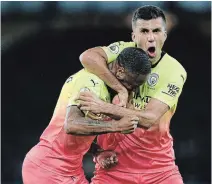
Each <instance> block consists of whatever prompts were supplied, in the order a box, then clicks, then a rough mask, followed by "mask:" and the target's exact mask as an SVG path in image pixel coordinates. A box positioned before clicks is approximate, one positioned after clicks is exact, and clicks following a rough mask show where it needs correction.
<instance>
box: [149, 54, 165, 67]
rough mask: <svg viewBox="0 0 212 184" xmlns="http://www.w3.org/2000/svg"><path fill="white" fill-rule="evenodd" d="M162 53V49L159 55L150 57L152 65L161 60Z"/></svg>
mask: <svg viewBox="0 0 212 184" xmlns="http://www.w3.org/2000/svg"><path fill="white" fill-rule="evenodd" d="M161 54H162V51H161V52H160V54H158V56H157V57H156V58H153V59H150V61H151V63H152V65H154V64H155V63H157V62H158V61H159V60H160V58H161Z"/></svg>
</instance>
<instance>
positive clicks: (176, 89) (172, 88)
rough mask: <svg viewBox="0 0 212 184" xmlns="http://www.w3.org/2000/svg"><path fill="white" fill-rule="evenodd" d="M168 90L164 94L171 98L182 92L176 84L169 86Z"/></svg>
mask: <svg viewBox="0 0 212 184" xmlns="http://www.w3.org/2000/svg"><path fill="white" fill-rule="evenodd" d="M167 89H168V90H167V91H162V93H165V94H167V95H169V96H171V97H175V96H176V95H177V93H179V91H180V88H179V87H177V86H176V85H174V84H168V85H167Z"/></svg>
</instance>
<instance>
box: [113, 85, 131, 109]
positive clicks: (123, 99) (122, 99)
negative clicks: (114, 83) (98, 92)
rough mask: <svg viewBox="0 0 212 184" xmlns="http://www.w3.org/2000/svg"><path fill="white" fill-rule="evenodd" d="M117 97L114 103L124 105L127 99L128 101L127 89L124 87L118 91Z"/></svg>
mask: <svg viewBox="0 0 212 184" xmlns="http://www.w3.org/2000/svg"><path fill="white" fill-rule="evenodd" d="M118 97H119V103H116V105H118V106H120V107H126V106H127V101H128V91H127V90H126V89H125V88H124V89H123V90H121V91H120V92H118Z"/></svg>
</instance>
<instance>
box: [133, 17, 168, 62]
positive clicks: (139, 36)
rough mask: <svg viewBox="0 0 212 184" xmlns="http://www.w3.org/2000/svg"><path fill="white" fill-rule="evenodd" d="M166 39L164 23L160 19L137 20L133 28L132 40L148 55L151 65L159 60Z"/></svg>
mask: <svg viewBox="0 0 212 184" xmlns="http://www.w3.org/2000/svg"><path fill="white" fill-rule="evenodd" d="M166 37H167V34H166V30H165V23H164V21H163V19H162V18H161V17H158V18H156V19H151V20H143V19H138V20H137V21H136V22H135V25H134V26H133V32H132V40H133V41H134V42H135V43H136V44H137V46H138V47H139V48H141V49H143V50H144V51H146V52H147V53H148V55H149V57H150V61H151V62H152V63H154V62H156V61H157V60H159V58H160V56H161V50H162V47H163V44H164V42H165V40H166Z"/></svg>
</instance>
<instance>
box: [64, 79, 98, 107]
mask: <svg viewBox="0 0 212 184" xmlns="http://www.w3.org/2000/svg"><path fill="white" fill-rule="evenodd" d="M101 88H102V83H101V82H100V81H99V80H97V79H96V78H95V77H94V78H92V77H88V76H87V77H85V76H84V77H80V78H77V79H76V80H74V81H73V84H72V88H71V90H70V92H69V101H68V105H67V106H72V105H79V101H77V100H76V98H77V96H78V95H79V92H81V91H91V92H93V93H95V94H96V95H97V97H99V98H100V97H101Z"/></svg>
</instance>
